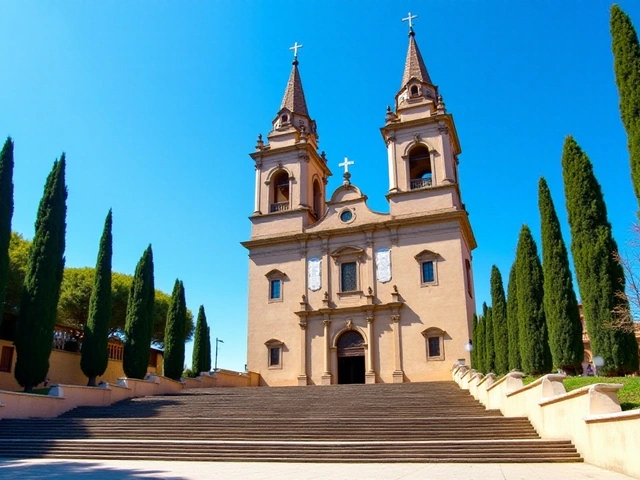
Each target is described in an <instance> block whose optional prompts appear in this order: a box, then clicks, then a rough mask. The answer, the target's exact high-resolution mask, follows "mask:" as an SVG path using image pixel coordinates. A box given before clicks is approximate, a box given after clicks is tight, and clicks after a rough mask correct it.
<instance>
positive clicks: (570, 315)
mask: <svg viewBox="0 0 640 480" xmlns="http://www.w3.org/2000/svg"><path fill="white" fill-rule="evenodd" d="M538 207H539V209H540V224H541V226H542V272H543V276H544V314H545V317H546V319H547V329H548V331H549V346H550V348H551V358H552V360H553V367H554V368H561V369H563V370H567V371H570V372H572V373H574V372H576V371H577V370H578V369H579V368H580V367H581V364H582V359H583V356H584V346H583V344H582V324H581V323H580V312H579V311H578V301H577V299H576V294H575V291H574V289H573V280H572V279H571V270H570V269H569V256H568V254H567V247H566V246H565V243H564V240H563V239H562V232H561V231H560V222H559V220H558V215H557V214H556V209H555V207H554V205H553V200H552V199H551V192H550V191H549V187H548V186H547V182H546V180H545V179H544V178H540V182H539V184H538Z"/></svg>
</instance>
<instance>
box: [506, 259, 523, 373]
mask: <svg viewBox="0 0 640 480" xmlns="http://www.w3.org/2000/svg"><path fill="white" fill-rule="evenodd" d="M516 263H517V259H516V261H514V262H513V265H511V270H510V271H509V284H508V285H507V330H508V334H509V370H522V362H521V361H520V334H519V330H520V329H519V328H518V327H519V320H518V286H517V283H516Z"/></svg>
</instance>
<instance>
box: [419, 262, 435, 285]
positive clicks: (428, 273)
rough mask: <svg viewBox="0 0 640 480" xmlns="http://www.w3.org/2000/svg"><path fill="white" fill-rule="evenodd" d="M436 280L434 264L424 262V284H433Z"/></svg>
mask: <svg viewBox="0 0 640 480" xmlns="http://www.w3.org/2000/svg"><path fill="white" fill-rule="evenodd" d="M434 280H435V277H434V275H433V262H432V261H429V262H422V283H431V282H433V281H434Z"/></svg>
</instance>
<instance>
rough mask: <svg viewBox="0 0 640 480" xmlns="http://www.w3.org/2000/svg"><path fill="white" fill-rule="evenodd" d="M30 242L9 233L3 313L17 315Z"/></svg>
mask: <svg viewBox="0 0 640 480" xmlns="http://www.w3.org/2000/svg"><path fill="white" fill-rule="evenodd" d="M30 252H31V242H30V241H28V240H25V239H24V238H23V237H22V235H20V234H19V233H16V232H11V242H10V243H9V278H8V279H7V293H6V295H5V299H4V313H7V314H9V315H15V316H17V315H18V312H19V311H20V295H21V294H22V285H24V279H25V277H26V275H27V266H28V265H29V255H30Z"/></svg>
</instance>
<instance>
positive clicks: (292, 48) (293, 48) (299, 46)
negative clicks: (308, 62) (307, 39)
mask: <svg viewBox="0 0 640 480" xmlns="http://www.w3.org/2000/svg"><path fill="white" fill-rule="evenodd" d="M302 47H303V45H298V42H296V43H294V44H293V47H289V50H293V57H294V58H298V49H299V48H302Z"/></svg>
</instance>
